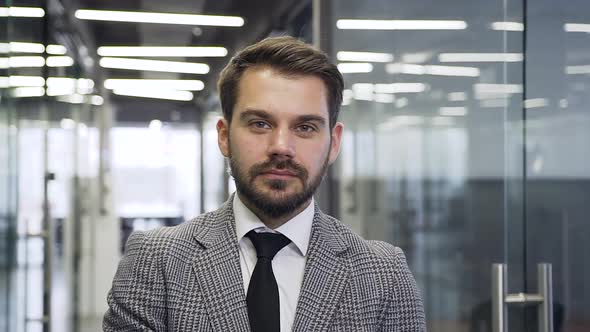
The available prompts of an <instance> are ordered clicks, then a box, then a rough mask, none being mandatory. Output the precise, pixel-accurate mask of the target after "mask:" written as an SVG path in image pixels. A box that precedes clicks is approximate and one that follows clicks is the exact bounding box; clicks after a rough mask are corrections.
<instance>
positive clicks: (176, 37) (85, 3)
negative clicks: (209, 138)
mask: <svg viewBox="0 0 590 332" xmlns="http://www.w3.org/2000/svg"><path fill="white" fill-rule="evenodd" d="M71 6H72V8H71V9H72V11H75V10H76V9H94V10H115V11H141V12H161V13H182V14H206V15H224V16H239V17H242V18H243V19H244V25H243V26H241V27H214V26H191V25H177V24H154V23H129V22H112V21H90V20H78V22H77V24H80V29H79V30H80V31H84V32H85V33H86V36H85V37H84V38H85V39H86V40H87V43H88V45H92V46H93V47H96V48H97V47H100V46H222V47H225V48H226V49H227V50H228V55H227V56H225V57H207V58H196V57H193V58H179V57H173V58H162V57H158V58H153V59H155V60H169V61H181V62H199V63H206V64H207V65H209V67H210V71H209V73H208V74H202V75H199V74H175V73H162V72H157V71H137V70H123V69H107V68H100V74H101V75H100V76H102V78H104V79H108V78H151V79H191V80H195V79H196V80H201V81H203V82H204V84H205V88H204V89H203V90H202V91H195V92H194V100H192V101H189V102H186V101H184V102H182V101H167V100H159V99H149V98H137V97H126V96H117V95H113V94H110V97H111V98H110V99H111V102H112V104H113V106H114V107H115V109H116V111H117V113H116V114H117V115H116V119H117V120H118V121H121V122H145V121H150V120H152V119H160V120H163V121H178V122H193V121H195V119H197V118H198V112H200V111H202V110H203V109H207V108H208V107H207V106H206V105H207V104H209V105H210V104H213V103H214V98H215V96H216V94H217V93H216V91H215V83H216V80H217V77H218V74H219V71H220V70H221V69H222V68H223V66H224V65H225V63H226V62H227V61H228V60H229V58H230V57H231V56H232V54H234V53H235V52H236V51H237V50H239V49H240V48H242V47H244V46H245V45H247V44H249V43H251V42H254V41H256V40H259V39H261V38H264V37H266V36H268V35H269V34H272V33H281V32H288V30H289V29H290V28H293V27H294V26H295V29H297V30H298V31H297V32H295V33H296V34H297V33H299V32H301V33H304V32H303V31H311V30H310V29H311V27H309V26H307V27H303V25H306V23H311V0H303V1H302V0H256V1H239V0H190V1H189V0H168V1H161V0H125V1H120V0H78V1H77V2H74V3H72V4H71ZM302 17H304V18H303V19H302ZM290 34H293V33H292V32H290ZM92 46H91V47H92ZM90 53H91V54H93V55H94V56H95V58H96V59H97V60H99V59H100V57H99V56H98V55H97V54H96V50H95V49H94V50H90ZM142 59H150V57H142Z"/></svg>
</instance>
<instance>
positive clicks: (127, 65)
mask: <svg viewBox="0 0 590 332" xmlns="http://www.w3.org/2000/svg"><path fill="white" fill-rule="evenodd" d="M100 66H101V67H104V68H114V69H128V70H146V71H159V72H170V73H185V74H207V73H208V72H209V66H208V65H206V64H204V63H191V62H176V61H160V60H140V59H127V58H102V59H100Z"/></svg>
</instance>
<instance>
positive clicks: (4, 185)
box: [0, 1, 17, 331]
mask: <svg viewBox="0 0 590 332" xmlns="http://www.w3.org/2000/svg"><path fill="white" fill-rule="evenodd" d="M4 6H6V4H5V1H0V7H4ZM8 26H9V18H8V16H6V15H1V14H0V59H3V58H4V56H5V55H4V51H5V49H6V46H5V45H6V44H7V42H8V40H9V39H8ZM0 61H2V60H0ZM5 67H6V66H2V65H0V330H2V331H11V330H12V327H13V325H12V324H11V321H10V320H9V317H11V315H13V314H14V308H13V306H12V303H13V302H14V300H15V299H16V297H15V293H14V292H13V290H14V282H15V280H14V275H13V271H14V267H15V265H16V204H17V201H16V190H17V187H16V181H17V177H16V162H15V161H16V156H17V151H16V125H15V112H14V107H13V105H12V101H11V99H10V98H9V91H8V87H7V84H6V83H7V82H6V77H7V76H8V68H5Z"/></svg>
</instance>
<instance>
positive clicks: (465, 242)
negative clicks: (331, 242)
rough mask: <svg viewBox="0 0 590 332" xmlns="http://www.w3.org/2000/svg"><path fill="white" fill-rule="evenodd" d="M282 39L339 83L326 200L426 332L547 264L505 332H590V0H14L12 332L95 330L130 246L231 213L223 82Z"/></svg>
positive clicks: (521, 283) (1, 207) (1, 187)
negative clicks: (257, 48) (242, 61)
mask: <svg viewBox="0 0 590 332" xmlns="http://www.w3.org/2000/svg"><path fill="white" fill-rule="evenodd" d="M106 10H108V11H111V12H104V11H106ZM122 11H125V13H122ZM138 13H140V14H141V13H144V14H143V15H138ZM145 13H151V14H145ZM162 13H177V14H178V13H180V14H183V15H181V16H167V15H159V14H162ZM192 15H216V16H215V17H206V16H192ZM221 16H223V17H221ZM282 34H289V35H293V36H296V37H299V38H301V39H303V40H305V41H308V42H312V43H315V44H316V45H318V46H319V47H321V48H322V49H324V50H325V51H326V52H328V53H329V54H330V56H331V57H333V59H334V61H335V62H337V63H338V66H339V69H340V70H341V72H342V73H343V75H344V77H345V81H346V90H345V100H344V105H343V107H342V112H341V120H342V122H344V124H345V127H346V132H345V134H344V141H343V147H342V152H341V156H340V159H339V161H338V163H337V164H336V165H335V166H334V167H333V168H332V169H331V170H330V172H329V176H328V178H327V179H326V181H325V182H324V184H323V185H322V188H321V192H320V193H319V195H318V196H319V197H318V200H319V201H320V204H321V206H322V208H323V209H324V210H325V211H326V212H328V213H330V214H332V215H335V216H337V217H338V218H340V219H341V220H342V221H343V222H344V223H346V224H348V225H350V226H351V227H352V228H353V229H355V230H356V231H357V232H359V233H360V234H362V235H363V236H365V237H366V238H369V239H378V240H384V241H388V242H391V243H394V244H396V245H398V246H400V247H401V248H403V249H404V250H405V253H406V255H407V258H408V263H409V265H410V267H411V269H412V271H413V272H414V274H415V276H416V279H417V282H418V284H419V287H420V289H421V291H422V295H423V298H424V304H425V309H426V315H427V319H428V330H429V331H432V332H443V331H448V332H451V331H452V332H455V331H474V332H479V331H492V326H493V325H494V324H495V323H494V317H495V316H494V315H493V314H492V312H493V310H492V308H493V307H495V306H496V305H497V301H496V300H497V296H496V297H494V296H493V294H497V291H498V289H497V288H494V287H493V286H492V285H493V283H494V282H496V283H497V281H498V280H500V279H501V280H505V281H506V282H507V284H506V292H508V293H510V294H518V293H527V294H535V293H538V292H539V289H538V287H539V285H540V284H542V283H541V280H540V278H539V275H538V273H537V265H538V264H540V263H547V264H551V267H552V282H551V283H550V284H549V285H548V286H550V287H549V288H550V289H552V294H553V299H552V301H551V303H549V304H548V305H547V306H546V307H545V309H546V310H545V311H544V312H543V310H537V307H538V305H523V304H512V305H510V306H509V308H508V309H507V310H506V312H507V317H505V318H506V321H507V322H506V327H507V328H508V330H509V331H541V330H540V329H539V328H538V320H539V319H541V318H542V316H543V315H544V314H545V313H547V312H549V311H550V312H551V313H552V316H553V323H552V326H553V327H554V329H553V330H554V331H567V332H582V331H590V263H589V262H590V241H589V239H590V217H589V216H590V111H589V109H590V93H589V91H590V3H588V2H587V1H585V0H571V1H566V2H558V1H550V0H470V1H468V0H446V1H434V0H414V1H402V0H364V1H358V0H315V1H312V0H256V1H237V0H234V1H232V0H215V1H213V0H194V1H188V0H171V1H156V0H129V1H121V0H118V1H114V0H108V1H106V0H101V1H97V0H48V1H41V0H12V1H11V0H2V1H1V2H0V162H1V165H0V331H10V332H12V331H16V332H20V331H23V332H24V331H27V332H33V331H53V332H57V331H60V332H61V331H99V330H100V321H101V317H102V314H103V313H104V311H105V309H106V293H107V291H108V289H109V288H110V283H111V280H112V277H113V275H114V271H115V269H116V266H117V263H118V260H119V258H120V256H121V253H122V246H123V245H124V241H125V239H126V238H127V236H128V235H129V233H130V232H132V231H133V230H143V229H150V228H154V227H162V226H167V225H175V224H178V223H181V222H183V221H184V220H186V219H188V218H191V217H193V216H196V215H198V214H200V213H202V212H205V211H210V210H213V209H215V208H216V207H218V206H219V205H220V204H221V202H223V201H224V200H225V199H226V198H227V197H228V194H229V193H231V192H232V191H233V185H232V181H231V179H228V178H227V174H226V173H225V169H224V161H223V159H222V158H221V155H220V153H219V152H218V149H217V143H216V131H215V128H214V123H215V121H216V119H217V118H218V117H219V116H220V109H219V105H218V99H217V97H216V95H217V92H216V87H215V82H216V79H217V75H218V73H219V70H220V69H221V68H222V67H223V65H224V64H225V63H226V62H227V61H228V60H229V58H230V57H231V55H232V54H233V53H234V52H235V51H236V50H238V49H240V48H241V47H243V46H245V45H247V44H249V43H251V42H254V41H256V40H259V39H261V38H263V37H266V36H269V35H282ZM147 47H151V48H147ZM170 47H175V48H170ZM181 47H186V48H181ZM161 61H167V62H161ZM162 80H166V81H162ZM494 263H504V264H506V266H507V274H506V275H505V277H502V276H501V275H500V276H499V275H493V274H492V271H493V269H492V264H494ZM541 279H542V278H541ZM500 290H502V288H500ZM494 292H495V293H494ZM515 298H518V297H514V296H513V297H512V299H515Z"/></svg>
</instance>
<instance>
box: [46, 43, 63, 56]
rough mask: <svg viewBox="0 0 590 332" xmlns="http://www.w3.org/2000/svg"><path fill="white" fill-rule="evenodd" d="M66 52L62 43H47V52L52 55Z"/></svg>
mask: <svg viewBox="0 0 590 332" xmlns="http://www.w3.org/2000/svg"><path fill="white" fill-rule="evenodd" d="M67 52H68V50H67V48H66V47H65V46H63V45H47V53H48V54H52V55H63V54H66V53H67Z"/></svg>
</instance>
